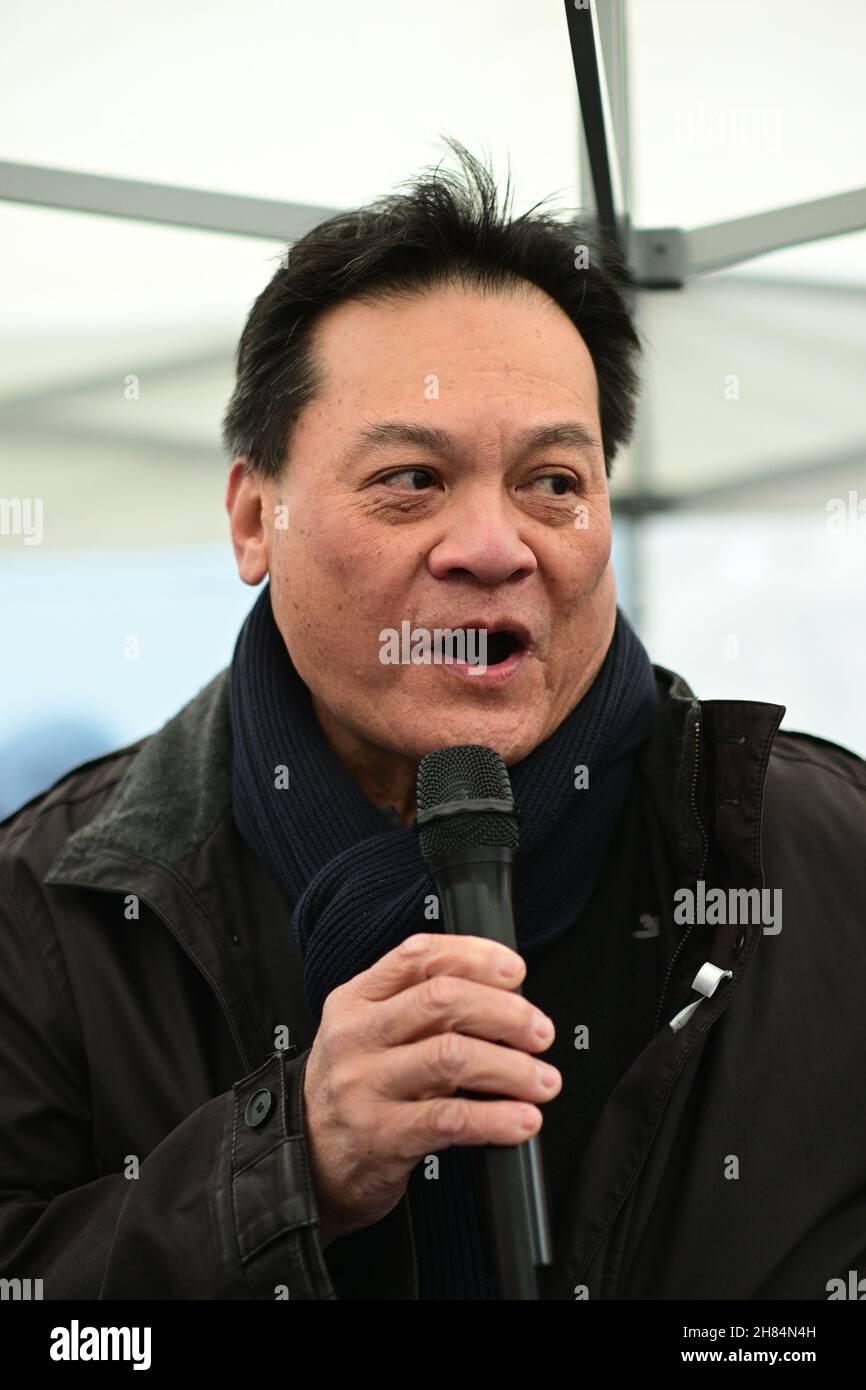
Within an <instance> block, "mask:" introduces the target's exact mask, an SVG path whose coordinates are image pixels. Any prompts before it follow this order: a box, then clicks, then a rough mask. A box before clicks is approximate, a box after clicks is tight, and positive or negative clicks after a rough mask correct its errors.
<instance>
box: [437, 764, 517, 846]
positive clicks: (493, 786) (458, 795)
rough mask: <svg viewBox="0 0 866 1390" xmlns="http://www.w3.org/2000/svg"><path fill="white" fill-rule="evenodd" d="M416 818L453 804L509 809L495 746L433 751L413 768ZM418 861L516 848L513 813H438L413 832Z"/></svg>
mask: <svg viewBox="0 0 866 1390" xmlns="http://www.w3.org/2000/svg"><path fill="white" fill-rule="evenodd" d="M417 800H418V813H419V816H420V815H421V814H422V813H423V812H425V811H432V810H433V809H434V808H436V807H439V806H443V807H444V806H447V805H449V804H451V803H454V802H461V801H478V800H494V801H505V802H510V803H511V805H512V807H513V805H514V798H513V795H512V791H511V780H510V778H509V776H508V769H507V768H506V766H505V763H504V762H503V761H502V757H501V755H500V754H499V753H497V751H496V749H495V748H488V747H487V746H486V745H485V744H481V743H459V744H455V745H453V746H452V747H450V748H437V750H436V751H435V752H434V753H428V754H427V756H426V758H423V759H422V760H421V764H420V766H419V768H418V785H417ZM419 839H420V841H421V853H422V855H423V856H424V858H425V859H426V858H428V857H429V856H430V855H434V854H442V853H444V852H445V851H446V850H450V849H464V848H467V847H468V846H472V847H475V848H481V847H485V848H489V847H492V848H501V849H517V846H518V842H519V831H518V824H517V815H516V813H514V812H512V813H511V814H508V813H506V812H504V811H497V810H471V809H470V810H466V811H463V812H458V813H456V814H453V815H443V816H441V817H439V818H437V819H435V820H431V821H429V822H427V824H425V825H423V826H421V827H420V829H419Z"/></svg>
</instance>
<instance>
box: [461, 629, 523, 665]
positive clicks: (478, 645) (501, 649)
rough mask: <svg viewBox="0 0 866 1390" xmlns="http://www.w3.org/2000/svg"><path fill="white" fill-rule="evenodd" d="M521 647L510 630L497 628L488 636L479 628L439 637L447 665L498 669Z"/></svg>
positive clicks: (518, 637)
mask: <svg viewBox="0 0 866 1390" xmlns="http://www.w3.org/2000/svg"><path fill="white" fill-rule="evenodd" d="M525 646H526V642H525V641H524V639H523V637H522V636H521V635H520V633H518V632H514V631H513V630H512V629H511V628H501V629H500V630H499V631H497V632H489V631H488V630H487V629H486V628H483V627H475V628H472V627H470V628H453V629H451V631H450V633H449V634H448V635H447V636H443V641H442V653H443V658H444V660H445V661H447V662H465V663H466V664H467V665H469V666H488V667H489V666H501V665H502V664H503V663H504V662H506V661H507V660H508V658H509V657H510V656H512V655H513V654H514V653H515V652H518V651H522V650H523V649H524V647H525Z"/></svg>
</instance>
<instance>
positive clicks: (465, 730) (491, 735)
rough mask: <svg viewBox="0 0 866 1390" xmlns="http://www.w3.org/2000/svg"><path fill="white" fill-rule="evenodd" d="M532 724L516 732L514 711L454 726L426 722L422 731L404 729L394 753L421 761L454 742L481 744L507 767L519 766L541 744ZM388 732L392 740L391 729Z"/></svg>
mask: <svg viewBox="0 0 866 1390" xmlns="http://www.w3.org/2000/svg"><path fill="white" fill-rule="evenodd" d="M535 725H536V721H535V720H532V721H531V722H530V723H528V724H527V723H526V722H521V725H520V728H519V730H516V729H515V728H514V715H513V712H512V713H510V714H508V715H506V714H505V713H504V712H503V716H502V718H501V719H496V718H491V717H490V716H489V715H487V716H486V717H482V718H476V719H474V720H473V719H466V720H464V721H461V722H460V724H459V726H457V727H455V721H454V719H453V718H452V719H448V720H443V722H442V724H441V726H439V727H437V726H436V724H435V720H433V719H428V720H425V721H424V725H423V727H421V728H417V729H416V728H413V729H411V730H409V729H407V730H406V736H405V738H404V739H400V740H399V744H398V745H397V746H396V749H395V751H399V752H401V753H403V754H405V755H406V756H408V757H411V758H413V759H414V760H415V761H417V762H420V761H421V759H422V758H424V757H426V755H427V754H428V753H433V752H435V750H436V749H437V748H449V747H453V745H454V744H457V743H475V744H483V745H484V747H486V748H495V749H496V751H497V753H499V755H500V757H501V758H502V760H503V762H504V763H505V764H506V766H509V767H510V766H511V765H512V764H513V763H519V762H521V761H522V759H523V758H526V757H528V755H529V754H530V753H531V752H532V750H533V748H535V747H537V745H538V744H539V743H540V742H541V741H542V739H543V737H544V734H543V731H542V729H541V727H540V726H538V728H536V727H535ZM431 726H432V727H431ZM390 732H391V738H392V739H393V734H394V730H393V727H392V729H391V731H390Z"/></svg>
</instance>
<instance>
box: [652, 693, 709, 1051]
mask: <svg viewBox="0 0 866 1390" xmlns="http://www.w3.org/2000/svg"><path fill="white" fill-rule="evenodd" d="M700 749H701V721H700V719H696V720H695V754H694V766H693V768H692V791H691V802H692V814H693V815H694V818H695V820H696V821H697V825H698V829H699V830H700V832H701V841H702V843H703V857H702V859H701V867H700V869H699V870H698V878H699V879H701V878H703V876H704V869H705V867H706V863H707V854H708V852H709V842H708V840H707V833H706V831H705V830H704V826H703V822H702V821H701V817H700V813H699V811H698V802H697V797H696V795H695V793H696V791H697V786H698V767H699V764H700ZM694 929H695V924H694V922H692V923H691V925H690V926H689V927H687V928H686V931H685V932H684V933H683V935H682V936H681V937H680V940H679V942H678V943H677V948H676V950H675V951H674V953H673V956H672V957H671V962H670V965H669V966H668V968H667V972H666V974H665V978H664V983H663V984H662V992H661V998H660V999H659V1007H658V1012H657V1013H656V1021H655V1027H654V1029H653V1032H654V1033H657V1032H658V1030H659V1028H660V1027H661V1024H662V1017H663V1015H664V1006H665V998H666V996H667V991H668V985H669V984H670V981H671V976H672V975H673V972H674V969H675V967H676V964H677V961H678V960H679V958H680V956H681V955H682V952H683V951H684V950H685V948H686V946H687V945H688V942H689V940H690V938H691V935H692V932H693V931H694Z"/></svg>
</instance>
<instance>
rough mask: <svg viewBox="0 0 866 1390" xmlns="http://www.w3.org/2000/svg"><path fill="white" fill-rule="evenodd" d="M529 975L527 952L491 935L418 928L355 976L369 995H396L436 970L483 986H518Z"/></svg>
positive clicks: (359, 987) (361, 990)
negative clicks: (496, 939) (516, 949)
mask: <svg viewBox="0 0 866 1390" xmlns="http://www.w3.org/2000/svg"><path fill="white" fill-rule="evenodd" d="M525 974H526V965H525V962H524V960H523V957H522V956H519V955H518V954H517V952H516V951H512V950H511V949H510V948H509V947H508V946H503V945H502V944H501V943H500V942H498V941H490V940H489V939H488V938H487V937H485V936H457V935H455V934H453V933H440V932H415V933H414V934H413V935H412V936H407V938H406V940H405V941H401V942H400V945H399V946H395V947H394V949H393V950H391V951H388V952H387V953H386V954H385V955H384V956H382V959H381V960H377V961H376V964H375V965H371V966H370V968H369V969H368V970H362V971H361V972H360V974H358V975H355V976H354V978H353V979H352V980H350V981H349V984H350V986H352V987H353V988H355V989H357V991H358V993H359V994H360V995H361V997H362V998H364V999H371V1000H376V999H391V998H392V997H393V996H394V995H395V994H401V993H402V991H403V990H404V989H408V988H409V987H410V986H411V985H417V984H420V983H421V981H422V980H429V979H430V977H431V976H432V975H460V976H462V978H463V979H465V980H476V981H477V982H478V983H479V984H482V985H495V986H498V987H499V988H500V989H515V988H516V987H517V985H519V984H520V983H521V981H522V980H523V977H524V976H525Z"/></svg>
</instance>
